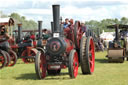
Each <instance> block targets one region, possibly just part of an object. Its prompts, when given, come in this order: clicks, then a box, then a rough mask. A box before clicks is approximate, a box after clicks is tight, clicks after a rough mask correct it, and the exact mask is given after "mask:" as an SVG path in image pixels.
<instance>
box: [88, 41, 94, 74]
mask: <svg viewBox="0 0 128 85" xmlns="http://www.w3.org/2000/svg"><path fill="white" fill-rule="evenodd" d="M94 53H95V52H94V43H93V40H92V39H90V46H89V64H90V71H91V72H94V67H95V65H94V64H95V54H94Z"/></svg>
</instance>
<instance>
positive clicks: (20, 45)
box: [11, 24, 38, 63]
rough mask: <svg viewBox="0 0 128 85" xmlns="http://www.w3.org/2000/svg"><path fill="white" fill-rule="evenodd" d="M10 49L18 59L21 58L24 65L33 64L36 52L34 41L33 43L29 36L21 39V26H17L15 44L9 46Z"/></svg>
mask: <svg viewBox="0 0 128 85" xmlns="http://www.w3.org/2000/svg"><path fill="white" fill-rule="evenodd" d="M11 48H12V49H13V50H14V51H15V52H16V53H17V55H18V57H19V58H22V60H23V62H24V63H33V62H35V55H36V53H37V51H38V50H37V49H36V41H35V40H34V41H33V40H32V39H31V37H30V36H26V37H24V38H23V37H22V24H18V40H17V44H14V45H11Z"/></svg>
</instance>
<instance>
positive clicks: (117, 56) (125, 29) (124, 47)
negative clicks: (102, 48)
mask: <svg viewBox="0 0 128 85" xmlns="http://www.w3.org/2000/svg"><path fill="white" fill-rule="evenodd" d="M107 28H111V29H115V39H114V40H113V42H109V48H108V55H107V56H106V57H107V58H108V61H109V62H120V63H123V62H124V60H125V57H127V60H128V25H122V24H116V25H110V26H107ZM119 30H120V31H119Z"/></svg>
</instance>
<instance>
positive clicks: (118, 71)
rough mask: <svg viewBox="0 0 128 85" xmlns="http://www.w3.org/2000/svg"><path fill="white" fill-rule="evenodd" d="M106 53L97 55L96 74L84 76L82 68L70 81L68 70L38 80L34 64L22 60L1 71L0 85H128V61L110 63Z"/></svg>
mask: <svg viewBox="0 0 128 85" xmlns="http://www.w3.org/2000/svg"><path fill="white" fill-rule="evenodd" d="M105 55H106V52H103V53H102V52H98V53H96V59H95V72H94V73H93V74H92V75H82V73H81V68H80V67H79V73H78V76H77V78H76V79H70V77H69V75H68V69H64V70H62V72H61V75H59V76H47V77H46V78H45V79H44V80H38V79H37V77H36V74H35V68H34V64H24V63H22V62H21V60H18V63H17V64H16V65H15V66H14V67H6V68H3V69H2V70H0V85H128V61H125V62H124V63H108V62H107V59H106V58H105Z"/></svg>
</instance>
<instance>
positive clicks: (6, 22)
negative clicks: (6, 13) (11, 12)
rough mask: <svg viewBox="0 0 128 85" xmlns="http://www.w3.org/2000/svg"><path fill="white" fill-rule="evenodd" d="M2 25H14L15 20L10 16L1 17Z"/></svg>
mask: <svg viewBox="0 0 128 85" xmlns="http://www.w3.org/2000/svg"><path fill="white" fill-rule="evenodd" d="M0 25H8V26H11V25H14V20H13V19H12V18H10V17H8V18H0Z"/></svg>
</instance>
